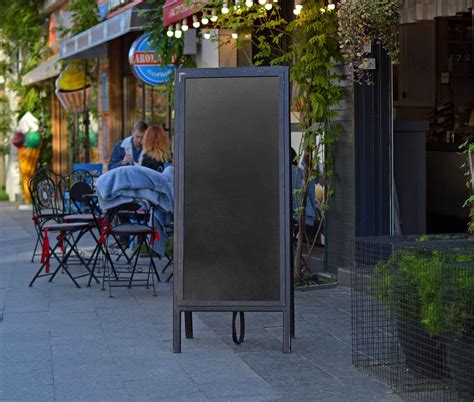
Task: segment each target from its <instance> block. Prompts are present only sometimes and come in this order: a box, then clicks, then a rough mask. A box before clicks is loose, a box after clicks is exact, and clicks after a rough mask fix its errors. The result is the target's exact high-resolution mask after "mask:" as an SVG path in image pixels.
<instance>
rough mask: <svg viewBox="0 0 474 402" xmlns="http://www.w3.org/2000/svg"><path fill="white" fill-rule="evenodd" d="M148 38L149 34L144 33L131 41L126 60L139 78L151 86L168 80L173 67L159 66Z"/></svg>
mask: <svg viewBox="0 0 474 402" xmlns="http://www.w3.org/2000/svg"><path fill="white" fill-rule="evenodd" d="M149 39H150V34H145V35H142V36H140V37H139V38H138V39H137V40H136V41H135V42H133V44H132V47H131V48H130V52H129V54H128V60H129V62H130V66H131V68H132V71H133V72H134V74H135V75H136V76H137V77H138V78H139V79H140V80H142V81H143V82H145V83H146V84H148V85H152V86H157V85H163V84H165V83H166V82H167V81H168V79H169V76H170V74H172V73H173V71H174V68H175V67H174V66H166V67H164V66H160V64H159V61H158V60H157V58H156V54H155V49H154V48H152V47H151V46H150V43H149Z"/></svg>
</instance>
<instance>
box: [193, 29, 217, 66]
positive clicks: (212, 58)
mask: <svg viewBox="0 0 474 402" xmlns="http://www.w3.org/2000/svg"><path fill="white" fill-rule="evenodd" d="M215 35H217V30H215V29H212V30H211V38H213V37H214V38H215ZM196 65H197V67H198V68H214V67H219V46H218V43H217V41H216V40H212V39H203V38H199V39H198V46H197V53H196Z"/></svg>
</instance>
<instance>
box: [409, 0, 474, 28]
mask: <svg viewBox="0 0 474 402" xmlns="http://www.w3.org/2000/svg"><path fill="white" fill-rule="evenodd" d="M472 8H474V0H405V3H404V5H403V9H402V14H401V21H400V22H401V23H402V24H408V23H412V22H416V21H423V20H433V19H435V18H436V17H452V16H455V15H456V14H457V13H461V12H469V11H470V9H472Z"/></svg>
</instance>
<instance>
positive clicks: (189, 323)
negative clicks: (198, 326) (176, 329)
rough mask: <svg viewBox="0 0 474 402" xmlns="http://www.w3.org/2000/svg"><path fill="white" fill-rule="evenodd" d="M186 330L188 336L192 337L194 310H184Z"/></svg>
mask: <svg viewBox="0 0 474 402" xmlns="http://www.w3.org/2000/svg"><path fill="white" fill-rule="evenodd" d="M184 331H185V333H186V338H188V339H190V338H192V337H193V313H192V311H185V312H184Z"/></svg>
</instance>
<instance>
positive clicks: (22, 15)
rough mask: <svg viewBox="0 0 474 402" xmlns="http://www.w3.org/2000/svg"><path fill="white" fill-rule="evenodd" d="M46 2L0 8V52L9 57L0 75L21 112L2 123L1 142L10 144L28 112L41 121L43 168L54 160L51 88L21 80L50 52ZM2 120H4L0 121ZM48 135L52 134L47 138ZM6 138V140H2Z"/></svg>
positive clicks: (13, 0)
mask: <svg viewBox="0 0 474 402" xmlns="http://www.w3.org/2000/svg"><path fill="white" fill-rule="evenodd" d="M42 4H43V2H42V1H39V0H4V1H3V2H2V7H0V48H1V50H2V52H3V53H4V54H5V55H8V57H7V58H6V59H5V60H3V62H2V63H1V64H0V74H1V75H2V76H3V77H4V79H5V82H6V86H7V88H8V89H9V90H10V91H12V92H13V94H15V95H16V96H17V98H18V109H17V110H12V111H10V122H9V123H7V120H8V119H7V118H6V116H5V119H2V128H1V130H2V132H1V133H0V140H3V141H2V145H5V144H8V142H9V136H10V134H11V126H10V127H9V124H14V123H15V120H17V119H18V118H20V117H21V116H22V115H23V114H24V113H26V112H27V111H29V112H31V113H33V115H35V116H36V117H37V118H39V120H40V132H41V133H42V135H43V148H42V152H41V156H40V163H41V164H42V165H49V164H50V160H51V147H52V145H51V134H50V132H51V130H50V128H51V98H50V97H49V96H50V94H51V93H52V92H51V88H50V87H48V86H47V85H46V86H45V87H43V88H39V87H35V86H23V85H22V83H21V79H22V77H23V76H24V75H25V74H27V73H28V72H29V71H31V70H32V69H34V68H36V67H37V66H38V65H39V64H41V62H42V61H43V60H44V59H46V58H47V57H48V56H49V55H50V54H51V51H50V50H49V49H48V47H47V46H46V43H47V36H48V20H47V18H45V17H44V16H42V15H41V13H40V8H41V6H42ZM0 119H1V117H0ZM47 133H49V134H47ZM1 136H3V139H2V138H1Z"/></svg>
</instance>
